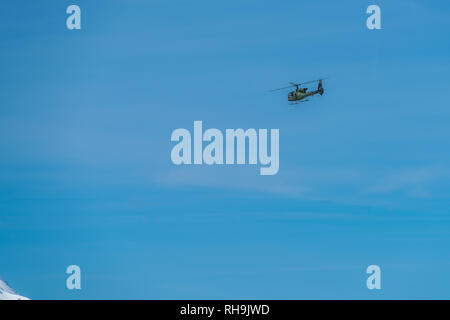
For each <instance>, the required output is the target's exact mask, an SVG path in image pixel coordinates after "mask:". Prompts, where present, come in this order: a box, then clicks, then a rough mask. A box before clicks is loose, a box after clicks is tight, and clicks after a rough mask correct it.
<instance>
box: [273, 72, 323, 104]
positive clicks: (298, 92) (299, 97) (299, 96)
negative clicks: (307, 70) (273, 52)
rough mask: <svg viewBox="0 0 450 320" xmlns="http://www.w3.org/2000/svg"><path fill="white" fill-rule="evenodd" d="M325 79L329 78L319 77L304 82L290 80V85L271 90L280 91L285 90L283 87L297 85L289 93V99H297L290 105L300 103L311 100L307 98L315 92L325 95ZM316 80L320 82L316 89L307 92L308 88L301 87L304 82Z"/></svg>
mask: <svg viewBox="0 0 450 320" xmlns="http://www.w3.org/2000/svg"><path fill="white" fill-rule="evenodd" d="M325 79H328V78H323V79H317V80H312V81H307V82H303V83H294V82H289V83H290V84H291V85H290V86H287V87H283V88H279V89H275V90H271V91H278V90H283V89H287V88H292V87H295V90H294V91H291V92H289V94H288V101H295V102H293V103H289V104H290V105H294V104H299V103H300V102H307V101H309V100H308V99H306V98H308V97H311V96H313V95H315V94H320V95H323V92H324V90H323V85H322V80H325ZM314 82H319V85H318V87H317V90H315V91H310V92H307V91H308V89H307V88H301V86H302V85H304V84H308V83H314ZM304 99H306V100H304Z"/></svg>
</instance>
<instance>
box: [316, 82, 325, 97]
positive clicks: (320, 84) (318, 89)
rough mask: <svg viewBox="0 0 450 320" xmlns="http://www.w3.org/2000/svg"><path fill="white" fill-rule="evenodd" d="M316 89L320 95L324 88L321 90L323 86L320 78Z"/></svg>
mask: <svg viewBox="0 0 450 320" xmlns="http://www.w3.org/2000/svg"><path fill="white" fill-rule="evenodd" d="M317 91H319V94H320V95H323V92H324V90H323V86H322V80H319V86H318V88H317Z"/></svg>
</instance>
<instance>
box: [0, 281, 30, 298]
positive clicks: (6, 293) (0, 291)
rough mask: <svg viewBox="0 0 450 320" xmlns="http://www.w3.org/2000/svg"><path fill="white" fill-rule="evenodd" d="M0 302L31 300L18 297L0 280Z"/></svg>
mask: <svg viewBox="0 0 450 320" xmlns="http://www.w3.org/2000/svg"><path fill="white" fill-rule="evenodd" d="M0 300H30V299H28V298H26V297H22V296H21V295H18V294H17V292H15V291H14V290H13V289H12V288H11V287H10V286H9V285H8V283H6V281H5V280H3V279H2V278H0Z"/></svg>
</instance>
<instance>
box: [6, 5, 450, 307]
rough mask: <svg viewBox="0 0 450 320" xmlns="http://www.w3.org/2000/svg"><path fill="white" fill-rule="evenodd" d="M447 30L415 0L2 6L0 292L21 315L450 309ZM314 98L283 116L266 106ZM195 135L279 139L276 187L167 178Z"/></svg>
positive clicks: (228, 172)
mask: <svg viewBox="0 0 450 320" xmlns="http://www.w3.org/2000/svg"><path fill="white" fill-rule="evenodd" d="M72 3H74V4H77V5H79V6H80V7H81V10H82V30H79V31H69V30H67V29H66V24H65V20H66V17H67V15H66V13H65V10H66V8H67V6H68V5H70V4H72ZM370 4H378V5H379V6H380V7H381V10H382V11H381V12H382V30H379V31H369V30H368V29H367V28H366V17H367V15H366V13H365V11H366V8H367V6H368V5H370ZM449 18H450V4H449V3H448V1H433V2H429V1H424V0H423V1H422V0H421V1H418V0H415V1H404V0H398V1H380V0H377V1H356V0H354V1H345V2H336V1H321V2H320V3H312V2H310V1H282V2H280V1H256V0H248V1H247V0H246V1H227V2H218V1H206V0H205V1H203V0H198V1H181V0H175V1H170V2H168V1H163V0H153V1H143V0H141V1H138V0H132V1H131V0H130V1H124V0H123V1H118V0H109V1H105V0H102V1H99V0H98V1H85V0H76V1H73V2H68V1H56V0H54V1H42V0H41V1H33V2H30V1H23V0H20V1H19V0H16V1H12V0H9V1H3V2H2V10H1V11H0V34H1V37H0V70H1V72H0V84H1V88H2V90H0V121H1V122H0V261H1V266H0V275H1V276H2V277H3V278H5V279H6V280H7V281H8V282H9V283H10V284H11V286H12V287H13V288H15V289H16V290H17V291H18V292H19V293H20V294H22V295H26V296H28V297H30V298H32V299H118V298H119V299H231V298H234V299H315V298H319V299H331V298H336V299H348V298H357V299H379V298H384V299H417V298H440V299H442V298H447V299H448V298H450V289H449V288H450V273H449V269H450V253H449V252H450V251H449V244H450V215H449V206H450V198H449V190H450V182H449V178H450V161H449V159H450V151H449V148H448V141H449V140H450V129H449V125H448V123H449V120H450V109H449V102H450V97H449V93H448V87H449V80H448V77H449V74H450V61H449V59H448V58H449V50H450V43H449V41H447V38H446V36H447V35H448V33H449V31H450V19H449ZM325 76H328V77H330V78H329V80H327V81H326V82H325V83H324V85H325V95H324V96H322V97H314V98H313V99H311V101H310V102H309V103H306V104H302V105H299V106H298V107H295V108H293V107H290V106H288V105H287V103H286V94H287V92H277V93H269V92H268V91H269V90H270V89H274V88H278V87H281V86H284V85H285V84H286V83H287V82H289V81H306V80H310V79H316V78H318V77H325ZM194 120H202V121H203V126H204V128H219V129H221V130H225V129H226V128H244V129H246V128H279V129H280V171H279V173H278V174H277V175H275V176H260V175H259V168H258V167H257V166H221V167H214V166H213V167H208V166H181V167H177V166H174V165H173V164H172V162H171V160H170V150H171V148H172V147H173V143H171V142H170V135H171V132H172V131H173V130H174V129H176V128H187V129H190V130H192V128H193V122H194ZM71 264H76V265H79V266H80V267H81V270H82V290H81V291H69V290H67V289H66V288H65V279H66V276H67V275H66V274H65V269H66V267H67V266H68V265H71ZM371 264H377V265H379V266H380V267H381V269H382V290H380V291H370V290H368V289H367V288H366V286H365V282H366V278H367V275H366V273H365V270H366V267H367V266H369V265H371Z"/></svg>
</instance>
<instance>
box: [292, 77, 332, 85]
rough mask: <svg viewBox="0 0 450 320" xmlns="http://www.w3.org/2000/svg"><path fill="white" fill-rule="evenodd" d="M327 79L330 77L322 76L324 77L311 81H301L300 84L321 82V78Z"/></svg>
mask: <svg viewBox="0 0 450 320" xmlns="http://www.w3.org/2000/svg"><path fill="white" fill-rule="evenodd" d="M326 79H328V78H322V79H317V80H311V81H307V82H302V83H299V85H302V84H308V83H313V82H319V81H320V80H326Z"/></svg>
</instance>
